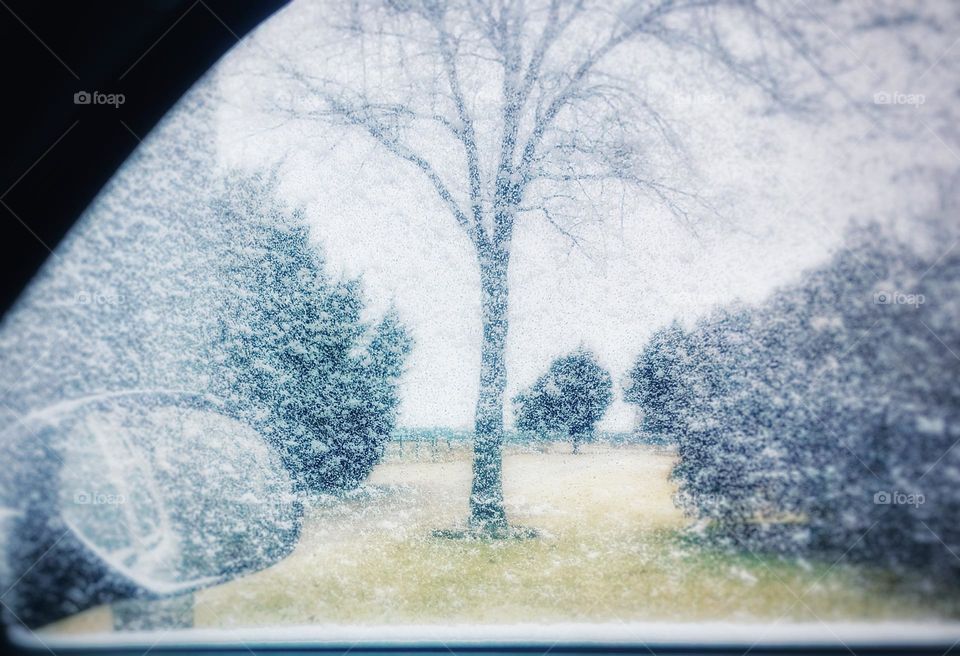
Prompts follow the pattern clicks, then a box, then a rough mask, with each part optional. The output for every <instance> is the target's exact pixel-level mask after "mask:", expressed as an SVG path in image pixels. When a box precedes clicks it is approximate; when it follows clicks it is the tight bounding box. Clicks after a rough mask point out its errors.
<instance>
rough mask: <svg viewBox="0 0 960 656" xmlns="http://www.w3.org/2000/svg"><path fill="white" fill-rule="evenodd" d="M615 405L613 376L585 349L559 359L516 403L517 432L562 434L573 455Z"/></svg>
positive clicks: (516, 398)
mask: <svg viewBox="0 0 960 656" xmlns="http://www.w3.org/2000/svg"><path fill="white" fill-rule="evenodd" d="M611 401H613V382H612V380H611V378H610V374H609V373H608V372H607V370H606V369H604V368H603V367H602V366H600V364H599V363H598V362H597V360H596V357H594V355H593V354H592V353H590V352H589V351H587V350H585V349H579V350H577V351H575V352H574V353H571V354H569V355H565V356H563V357H560V358H557V359H556V360H554V361H553V362H552V363H551V364H550V368H549V369H548V370H547V372H546V373H545V374H543V375H542V376H540V378H538V379H537V380H536V381H535V382H534V383H533V385H531V386H530V387H529V388H528V389H526V390H524V391H523V392H521V393H520V394H518V395H517V396H516V397H515V398H514V399H513V403H514V408H515V421H516V426H517V429H519V430H521V431H527V432H532V433H535V434H537V435H541V436H544V435H549V434H558V433H559V434H562V435H564V436H569V438H570V439H571V440H572V442H573V452H574V453H577V452H578V451H579V450H580V445H581V444H582V443H583V442H585V441H587V440H589V439H590V438H591V437H592V435H593V430H594V427H595V426H596V424H597V422H598V421H600V419H601V418H602V417H603V414H604V413H605V412H606V411H607V408H609V407H610V403H611Z"/></svg>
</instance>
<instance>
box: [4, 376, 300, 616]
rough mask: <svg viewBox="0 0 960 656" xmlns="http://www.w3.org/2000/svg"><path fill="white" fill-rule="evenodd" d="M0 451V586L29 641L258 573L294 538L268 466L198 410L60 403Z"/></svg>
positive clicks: (102, 398) (182, 403)
mask: <svg viewBox="0 0 960 656" xmlns="http://www.w3.org/2000/svg"><path fill="white" fill-rule="evenodd" d="M0 451H2V453H0V461H2V462H4V463H5V464H6V466H5V467H4V471H2V472H0V494H2V500H3V502H4V505H5V506H6V509H4V511H3V512H2V513H0V531H2V533H0V547H2V549H3V556H4V559H3V560H4V562H3V568H2V569H0V579H2V583H3V587H4V589H6V590H8V592H9V594H8V595H7V596H6V597H5V599H4V603H5V604H6V605H7V606H8V613H9V614H11V615H13V616H14V617H12V618H10V619H13V621H14V622H17V623H23V624H25V625H26V626H27V627H29V628H34V627H37V626H41V625H43V624H47V623H49V622H51V621H54V620H57V619H60V618H62V617H65V616H68V615H71V614H74V613H77V612H79V611H81V610H84V609H86V608H89V607H92V606H95V605H98V604H102V603H109V602H115V601H119V600H124V599H141V600H149V599H164V598H176V597H178V596H182V595H185V594H188V593H191V592H193V591H195V590H197V589H200V588H204V587H208V586H211V585H215V584H217V583H221V582H224V581H226V580H229V579H231V578H234V577H237V576H239V575H242V574H245V573H249V572H252V571H256V570H260V569H263V568H265V567H268V566H270V565H272V564H274V563H276V562H277V561H279V560H280V559H282V558H284V557H285V556H286V555H287V554H289V553H290V552H291V551H292V550H293V547H294V546H295V545H296V542H297V539H298V537H299V532H300V523H301V515H302V510H301V507H300V504H299V502H298V501H297V499H296V497H295V495H294V492H293V489H292V485H291V480H290V477H289V475H288V474H287V472H286V470H285V469H284V467H283V465H282V463H281V461H280V458H279V456H278V455H277V454H276V453H275V452H274V451H273V450H272V448H271V447H270V446H269V445H268V444H267V442H266V441H265V440H264V439H263V438H262V437H261V436H260V435H259V434H258V433H257V432H256V431H254V430H253V429H252V428H250V427H249V426H247V425H246V424H244V423H242V422H240V421H238V420H237V419H235V418H232V417H230V416H229V415H228V413H226V412H225V411H224V410H223V409H222V408H220V407H219V406H218V405H217V404H216V402H214V401H212V400H210V399H207V398H205V397H201V396H197V395H189V394H179V393H166V392H123V393H111V394H105V395H97V396H93V397H87V398H83V399H79V400H76V401H68V402H63V403H60V404H57V405H56V406H53V407H50V408H46V409H44V410H42V411H39V412H34V413H31V414H29V415H28V416H26V417H24V418H22V419H21V420H20V421H19V422H17V424H15V425H13V426H11V427H9V428H8V429H7V430H5V431H4V432H3V433H2V434H0ZM119 608H121V609H123V608H126V609H127V612H129V608H130V605H129V604H127V605H126V606H122V605H121V606H120V607H119Z"/></svg>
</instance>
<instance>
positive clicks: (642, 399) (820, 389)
mask: <svg viewBox="0 0 960 656" xmlns="http://www.w3.org/2000/svg"><path fill="white" fill-rule="evenodd" d="M943 243H944V244H947V243H949V242H947V241H944V242H943ZM958 298H960V254H957V253H955V252H952V251H948V252H947V253H946V254H943V253H942V251H939V250H938V251H936V252H934V253H933V254H932V255H924V254H922V253H921V252H919V251H918V250H917V249H915V248H914V247H911V246H910V245H908V244H906V243H904V242H902V241H900V240H898V239H897V238H896V237H895V236H893V235H892V234H891V233H890V232H889V231H887V230H883V229H881V228H880V227H878V226H870V227H869V228H865V229H859V230H854V231H853V232H852V233H851V234H849V235H848V241H847V244H846V247H845V248H844V249H843V250H842V251H840V252H839V253H838V254H837V255H836V256H835V257H833V258H832V259H831V260H830V261H829V262H828V263H827V264H826V265H824V266H822V267H820V268H818V269H816V270H813V271H810V272H808V273H807V274H806V276H805V277H804V278H803V279H802V281H801V282H799V283H798V284H795V285H793V286H791V287H787V288H785V289H781V290H780V291H779V292H778V293H776V294H775V295H774V296H773V297H772V298H770V299H769V300H768V301H766V302H765V303H763V304H761V305H755V306H747V305H734V306H730V307H724V308H721V309H718V310H716V311H715V312H714V313H712V314H711V315H710V316H708V317H706V318H704V319H702V320H701V321H699V322H698V323H697V324H696V325H695V326H693V327H692V328H685V327H682V326H680V325H678V324H673V325H671V326H669V327H667V328H664V329H663V330H661V331H659V332H658V333H657V334H655V335H654V336H653V338H652V339H651V340H650V341H649V343H648V344H647V345H646V347H645V348H644V350H643V352H642V353H641V354H640V355H639V357H638V358H637V360H636V362H635V364H634V367H633V369H632V371H631V372H630V386H629V388H628V390H627V394H626V399H627V401H628V402H631V403H634V404H636V405H638V406H639V407H640V408H641V409H642V411H643V419H642V428H643V429H644V430H646V431H649V432H651V433H655V434H659V435H664V436H667V437H669V438H670V439H672V440H674V441H675V442H676V443H677V445H678V453H679V462H678V464H677V465H676V468H675V469H674V471H673V477H674V478H675V479H676V480H677V482H678V483H679V490H680V491H679V495H678V498H677V500H678V503H679V504H680V505H681V506H682V507H683V508H684V509H685V510H687V511H688V512H689V513H690V514H692V515H694V516H696V517H699V518H701V519H702V520H705V521H704V523H705V524H706V525H707V526H709V531H710V532H711V534H712V535H713V536H715V537H718V538H720V539H721V540H723V541H726V542H727V543H729V544H735V545H739V546H741V547H747V548H750V549H768V550H774V551H781V552H794V551H809V552H818V553H825V552H826V553H833V554H835V555H836V556H838V557H839V556H841V555H846V556H849V557H854V558H861V559H867V560H871V561H873V562H879V563H882V564H885V565H888V566H894V567H899V566H922V567H923V568H924V569H925V571H926V572H927V573H928V574H929V578H928V579H926V580H929V581H934V580H937V579H940V578H942V577H943V576H946V575H949V576H950V577H952V578H953V579H954V580H955V578H956V577H957V576H958V575H960V567H958V566H960V561H958V560H957V559H956V557H955V554H956V553H960V528H958V527H957V525H956V522H955V521H954V518H955V517H956V516H957V513H958V511H960V492H958V491H957V486H956V481H957V480H960V450H958V449H956V448H954V447H955V445H956V443H957V442H958V439H960V358H958V356H957V354H958V353H960V329H958V327H957V324H956V321H955V317H956V316H957V312H958V307H957V303H958V301H957V299H958Z"/></svg>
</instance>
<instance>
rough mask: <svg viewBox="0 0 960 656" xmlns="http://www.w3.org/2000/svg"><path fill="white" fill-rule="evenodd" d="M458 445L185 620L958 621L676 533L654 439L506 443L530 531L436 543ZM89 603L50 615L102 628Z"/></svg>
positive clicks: (68, 626) (388, 469) (460, 461)
mask: <svg viewBox="0 0 960 656" xmlns="http://www.w3.org/2000/svg"><path fill="white" fill-rule="evenodd" d="M469 456H470V453H469V450H468V449H467V447H466V446H465V445H462V444H461V445H459V446H458V445H454V446H453V447H448V446H446V445H445V444H441V445H439V446H437V447H433V448H430V447H423V446H421V448H419V449H414V448H413V447H412V446H411V445H407V446H406V447H405V449H404V453H403V454H402V455H401V454H398V453H395V452H394V453H391V454H389V455H388V457H387V458H386V460H385V462H383V463H382V464H381V465H379V466H378V467H377V468H376V470H375V471H374V473H373V475H372V477H371V478H370V480H369V481H368V485H367V486H366V487H365V488H364V489H362V490H360V491H358V492H356V493H354V494H352V495H350V496H349V497H348V498H346V499H333V498H329V499H325V500H321V501H320V502H318V503H317V504H316V506H315V507H314V508H312V509H311V510H310V511H309V513H308V515H307V517H306V520H305V524H304V531H303V536H302V538H301V542H300V544H299V545H298V546H297V548H296V550H295V552H294V553H293V554H292V555H291V556H290V557H288V558H287V559H286V560H284V561H282V562H280V563H278V564H277V565H275V566H273V567H271V568H270V569H267V570H265V571H262V572H258V573H255V574H252V575H249V576H246V577H243V578H241V579H238V580H235V581H232V582H230V583H227V584H224V585H221V586H218V587H215V588H211V589H208V590H204V591H202V592H200V593H198V595H197V599H196V609H195V624H196V626H197V627H220V628H226V627H240V626H266V625H271V626H275V625H298V624H299V625H302V624H317V623H319V624H403V623H417V624H431V623H437V624H449V623H457V622H460V623H475V622H481V623H498V624H501V623H520V622H539V623H543V622H561V621H562V622H630V621H656V620H665V621H693V620H729V621H744V622H746V621H775V620H783V621H785V622H786V621H791V620H792V621H818V620H824V621H841V620H863V619H866V620H883V619H890V620H894V619H896V620H900V621H903V620H911V619H937V618H956V617H958V616H960V611H958V608H960V604H958V599H957V598H952V599H946V598H942V597H940V598H937V597H935V596H934V595H929V594H921V593H919V592H916V591H914V592H911V591H908V590H907V589H905V587H904V586H903V585H902V584H901V583H902V582H899V581H897V580H895V579H893V578H892V577H890V576H889V575H887V574H885V573H883V572H880V571H874V570H872V569H871V568H869V567H864V566H853V565H851V564H849V563H845V562H840V563H837V564H833V563H829V562H820V563H818V562H805V561H797V560H790V561H784V560H777V559H771V558H761V557H758V556H755V555H753V554H739V555H730V554H725V553H721V552H716V551H712V550H710V549H707V548H705V547H702V546H697V544H695V543H693V542H691V541H690V540H689V539H685V537H684V534H685V529H686V528H687V527H688V526H689V523H690V522H689V520H688V519H686V518H684V517H683V516H682V515H681V514H680V512H679V511H678V510H677V509H676V508H675V507H674V505H673V503H672V501H671V495H672V494H673V491H674V489H673V486H672V484H671V483H670V482H669V480H668V474H669V471H670V468H671V466H672V463H673V458H674V456H673V455H672V454H671V453H670V452H668V451H663V450H658V449H656V448H654V447H644V446H619V447H610V446H605V447H604V446H589V447H587V448H586V450H585V452H584V453H581V454H579V455H572V454H570V453H569V446H568V445H558V446H555V447H553V448H552V449H551V450H550V451H549V452H536V451H529V450H522V449H520V448H510V449H508V451H507V453H506V456H505V460H504V486H505V495H506V499H507V500H508V506H509V508H508V510H509V514H510V518H511V521H512V522H514V523H516V524H519V525H524V526H530V527H534V528H536V529H537V530H538V531H539V532H540V537H538V538H536V539H531V540H514V541H503V542H488V541H478V540H457V539H448V538H439V537H434V536H433V534H432V532H433V530H434V529H438V528H439V529H442V528H451V527H455V526H457V525H462V522H463V520H464V518H465V517H466V513H467V492H468V490H469V482H470V460H469ZM108 627H109V613H108V612H106V611H105V609H95V610H93V611H90V612H88V613H84V614H81V615H80V616H77V617H75V618H71V619H70V620H68V621H66V622H62V623H60V625H59V627H58V628H59V629H61V630H67V631H87V630H97V629H100V630H104V629H107V628H108Z"/></svg>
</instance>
